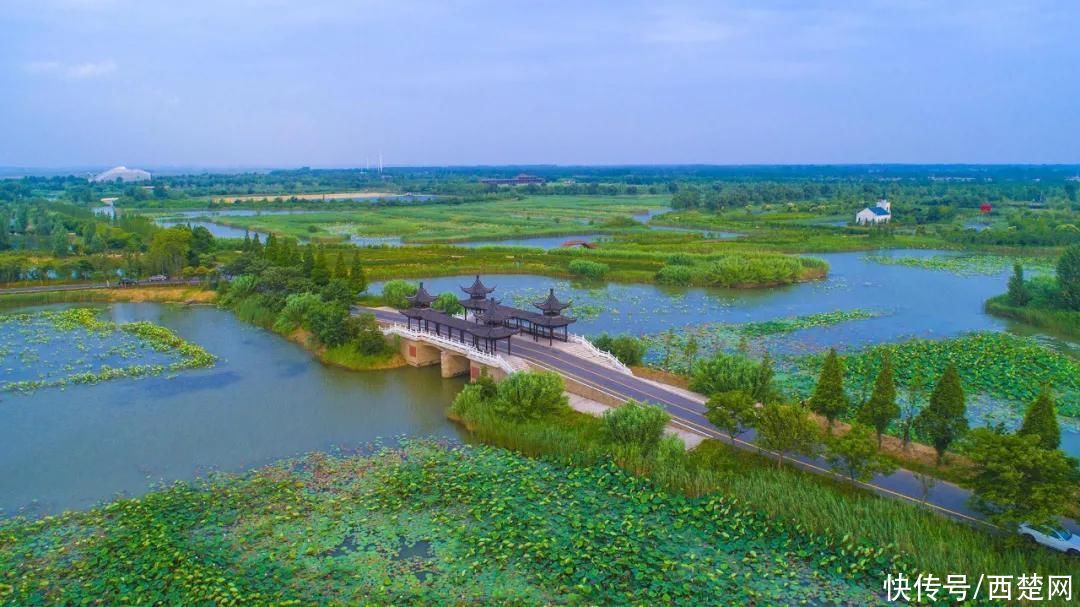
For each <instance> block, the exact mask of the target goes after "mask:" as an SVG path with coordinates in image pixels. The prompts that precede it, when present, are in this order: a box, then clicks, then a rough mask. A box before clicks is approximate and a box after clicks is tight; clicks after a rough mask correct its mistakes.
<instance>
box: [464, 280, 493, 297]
mask: <svg viewBox="0 0 1080 607" xmlns="http://www.w3.org/2000/svg"><path fill="white" fill-rule="evenodd" d="M461 290H462V291H465V292H466V293H468V294H469V297H472V298H473V299H482V298H484V297H487V295H488V293H491V292H492V291H494V290H495V287H486V286H484V283H482V282H480V275H479V274H477V275H476V280H474V281H473V283H472V285H471V286H468V287H461Z"/></svg>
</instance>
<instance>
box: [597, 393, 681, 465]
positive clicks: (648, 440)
mask: <svg viewBox="0 0 1080 607" xmlns="http://www.w3.org/2000/svg"><path fill="white" fill-rule="evenodd" d="M670 421H671V416H670V415H668V413H667V411H664V410H663V409H661V408H660V407H657V406H655V405H649V404H645V403H639V402H637V401H634V400H630V401H627V402H626V403H624V404H622V405H621V406H618V407H615V408H612V409H608V410H607V411H605V412H604V417H603V435H604V439H605V440H606V441H608V442H610V443H615V444H618V445H624V446H633V447H637V448H639V449H641V452H642V453H649V452H651V451H653V449H655V448H656V445H657V444H658V443H659V442H660V438H661V437H662V436H663V435H664V428H665V427H667V425H668V422H670Z"/></svg>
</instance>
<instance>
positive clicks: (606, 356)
mask: <svg viewBox="0 0 1080 607" xmlns="http://www.w3.org/2000/svg"><path fill="white" fill-rule="evenodd" d="M570 341H572V342H574V343H576V344H581V345H583V346H585V349H586V350H588V351H589V352H590V353H591V354H592V355H593V356H596V357H598V358H602V359H603V360H604V361H605V362H606V363H608V364H609V365H611V366H612V367H615V368H616V369H618V370H620V371H622V372H623V373H626V374H629V375H633V374H634V372H633V371H631V370H630V367H627V366H626V365H624V364H623V363H622V361H621V360H619V359H617V358H615V357H614V356H613V355H612V354H611V352H607V351H605V350H601V349H600V348H597V347H596V346H594V345H593V343H592V342H591V341H589V340H587V339H585V338H584V337H582V336H581V335H577V334H575V333H571V334H570Z"/></svg>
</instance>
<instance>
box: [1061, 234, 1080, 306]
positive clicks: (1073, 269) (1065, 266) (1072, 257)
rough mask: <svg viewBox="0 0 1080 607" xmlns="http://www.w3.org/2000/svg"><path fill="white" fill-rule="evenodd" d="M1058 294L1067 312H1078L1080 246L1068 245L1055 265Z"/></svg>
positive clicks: (1079, 300)
mask: <svg viewBox="0 0 1080 607" xmlns="http://www.w3.org/2000/svg"><path fill="white" fill-rule="evenodd" d="M1057 281H1058V292H1059V294H1060V297H1061V303H1062V305H1063V306H1064V307H1065V308H1066V309H1068V310H1080V244H1074V245H1070V246H1069V247H1067V248H1066V249H1065V252H1064V253H1062V254H1061V258H1060V259H1058V264H1057Z"/></svg>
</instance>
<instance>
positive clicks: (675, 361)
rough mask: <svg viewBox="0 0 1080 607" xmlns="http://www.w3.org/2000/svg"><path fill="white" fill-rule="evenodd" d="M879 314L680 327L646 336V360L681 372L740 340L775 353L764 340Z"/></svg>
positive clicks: (827, 314)
mask: <svg viewBox="0 0 1080 607" xmlns="http://www.w3.org/2000/svg"><path fill="white" fill-rule="evenodd" d="M880 315H881V314H880V313H879V312H875V311H872V310H865V309H861V308H856V309H853V310H837V311H834V312H822V313H819V314H806V315H802V316H789V317H785V318H776V319H772V320H765V321H756V322H746V323H707V324H703V325H696V326H692V327H683V328H682V329H680V330H678V331H675V330H671V331H667V332H664V333H655V334H650V335H646V336H645V337H644V339H645V343H646V345H647V346H648V353H647V354H646V360H647V361H648V362H649V363H650V364H654V365H658V366H659V367H661V368H663V369H665V370H668V371H673V372H676V373H685V372H687V371H688V370H689V366H690V364H691V362H692V360H695V359H701V358H704V357H709V356H711V355H712V354H714V353H716V352H721V351H732V350H735V349H736V348H737V346H738V345H739V343H740V341H741V340H742V339H743V338H747V339H753V340H754V343H753V344H752V346H751V347H752V349H753V350H755V351H763V350H765V349H769V350H776V349H778V347H777V346H778V344H773V343H771V342H769V341H768V338H770V337H778V336H782V335H786V334H788V333H793V332H795V331H801V330H804V329H812V328H815V327H827V326H831V325H836V324H840V323H844V322H851V321H858V320H866V319H870V318H876V317H878V316H880ZM691 340H693V341H694V342H695V343H696V346H697V347H696V349H694V348H692V347H691V348H688V345H689V344H690V342H691ZM793 346H794V344H786V347H787V349H790V348H792V347H793Z"/></svg>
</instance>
